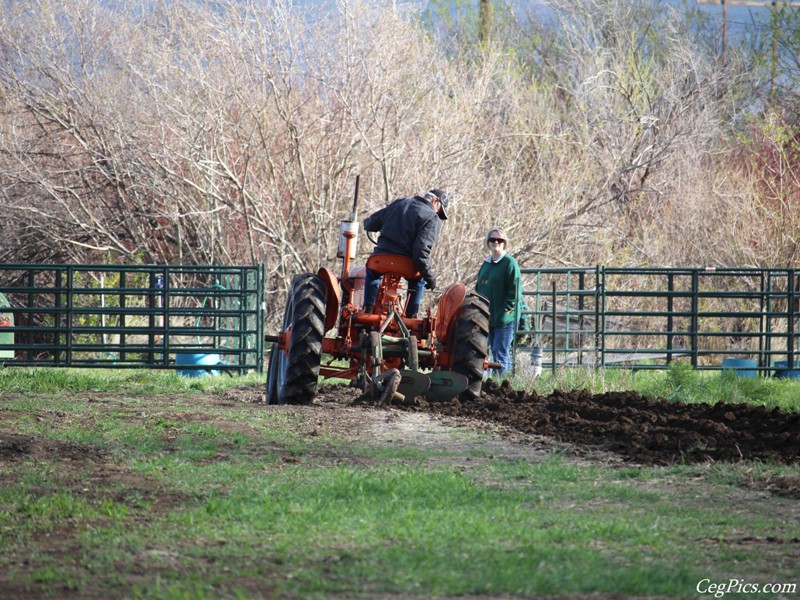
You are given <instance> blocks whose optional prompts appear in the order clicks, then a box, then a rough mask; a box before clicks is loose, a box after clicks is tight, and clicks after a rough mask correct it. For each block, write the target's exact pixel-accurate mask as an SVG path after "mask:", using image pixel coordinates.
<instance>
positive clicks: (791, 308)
mask: <svg viewBox="0 0 800 600" xmlns="http://www.w3.org/2000/svg"><path fill="white" fill-rule="evenodd" d="M787 279H788V280H787V282H786V287H787V288H789V297H788V301H789V303H788V304H787V305H786V313H787V314H786V316H787V317H788V323H787V324H786V354H787V356H786V359H787V361H788V362H787V363H786V366H787V367H789V369H794V335H795V333H794V320H795V316H794V315H795V313H796V312H797V309H796V307H795V302H796V300H795V293H794V292H795V290H794V286H795V272H794V269H789V272H788V278H787Z"/></svg>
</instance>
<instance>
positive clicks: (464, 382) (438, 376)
mask: <svg viewBox="0 0 800 600" xmlns="http://www.w3.org/2000/svg"><path fill="white" fill-rule="evenodd" d="M428 378H429V379H430V380H431V386H430V388H428V391H427V393H426V394H425V398H426V399H427V400H429V401H430V402H445V401H446V400H450V399H451V398H455V397H456V396H458V395H459V394H461V393H462V392H464V391H465V390H466V389H467V387H469V379H467V378H466V376H464V375H462V374H461V373H453V372H452V371H434V372H433V373H430V374H429V375H428Z"/></svg>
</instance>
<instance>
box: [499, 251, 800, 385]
mask: <svg viewBox="0 0 800 600" xmlns="http://www.w3.org/2000/svg"><path fill="white" fill-rule="evenodd" d="M799 290H800V270H795V269H734V268H695V269H690V268H687V269H667V268H664V269H615V268H609V267H602V266H597V267H583V268H564V269H522V290H521V291H522V295H523V298H524V300H525V302H526V304H527V308H526V309H525V310H523V312H522V317H523V319H522V322H521V323H522V324H521V325H520V327H519V330H518V332H517V344H516V351H515V353H514V356H515V369H516V368H517V367H518V366H519V365H520V363H521V362H522V361H523V356H524V355H525V353H527V352H529V351H530V350H531V349H532V348H534V347H537V348H539V349H540V350H541V354H542V359H543V367H544V368H546V369H547V368H549V369H552V370H555V369H558V368H560V367H564V366H581V365H583V366H606V367H614V366H626V367H634V368H637V369H663V368H667V367H668V366H669V365H670V364H671V363H672V362H674V361H676V360H677V361H682V362H686V363H688V364H691V365H692V366H693V367H695V368H697V369H701V370H702V369H722V368H734V369H737V370H738V369H744V370H745V371H746V372H747V373H751V374H755V373H759V372H760V373H769V374H771V373H772V372H775V373H776V374H778V375H781V374H785V373H791V372H793V369H797V367H798V365H797V359H798V357H797V353H798V349H800V347H799V345H798V344H799V342H800V339H798V335H799V332H798V317H800V311H799V310H798V304H799V303H800V291H799ZM794 373H797V371H794Z"/></svg>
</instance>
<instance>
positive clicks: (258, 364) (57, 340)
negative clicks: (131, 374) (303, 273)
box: [0, 265, 264, 375]
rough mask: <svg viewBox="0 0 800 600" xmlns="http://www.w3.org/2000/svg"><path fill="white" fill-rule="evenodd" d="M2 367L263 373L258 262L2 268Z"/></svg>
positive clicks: (261, 278) (261, 290)
mask: <svg viewBox="0 0 800 600" xmlns="http://www.w3.org/2000/svg"><path fill="white" fill-rule="evenodd" d="M3 298H4V299H5V300H6V301H5V302H3V304H5V305H6V306H5V307H3V306H2V305H0V315H2V316H1V317H0V364H2V365H4V366H54V367H109V368H136V367H146V368H157V369H158V368H161V369H164V368H169V369H175V368H177V369H178V370H179V371H181V372H182V373H185V374H189V375H191V374H198V373H200V372H202V371H205V370H210V369H211V368H212V367H213V370H215V371H223V372H229V373H233V372H237V373H244V372H247V371H250V370H256V371H258V372H262V371H263V367H264V359H263V354H264V352H263V350H264V347H263V346H264V331H263V330H264V325H263V313H264V267H263V266H249V267H230V266H213V267H193V266H163V265H124V266H123V265H0V300H2V299H3Z"/></svg>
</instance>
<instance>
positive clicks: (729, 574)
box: [0, 371, 800, 600]
mask: <svg viewBox="0 0 800 600" xmlns="http://www.w3.org/2000/svg"><path fill="white" fill-rule="evenodd" d="M73 374H74V375H76V377H75V378H74V379H71V378H70V377H69V375H70V373H68V372H64V374H59V375H57V376H52V377H51V374H50V373H47V374H46V375H45V376H44V377H45V379H46V380H47V381H45V382H43V383H42V382H40V383H38V384H34V385H32V386H31V387H32V388H34V389H35V391H34V390H28V391H26V390H24V389H23V388H21V387H19V386H20V379H19V378H18V377H19V376H10V375H9V374H8V373H7V372H6V371H0V390H2V391H3V399H2V400H0V440H3V439H10V438H9V436H10V435H16V436H27V439H29V440H30V443H31V444H32V445H35V446H36V448H35V451H33V450H32V451H31V453H30V454H28V455H24V454H17V455H14V454H13V453H12V452H11V451H10V450H9V448H8V446H7V445H6V446H4V445H3V443H2V442H0V481H2V485H0V589H5V590H11V591H12V592H13V593H15V594H17V595H18V596H22V595H23V594H28V595H29V597H42V598H46V597H48V596H50V597H60V596H62V595H64V594H65V593H66V592H68V593H69V594H70V595H71V597H76V598H81V597H90V596H92V597H119V598H136V599H148V600H149V599H153V600H155V599H158V600H161V599H164V598H172V599H198V598H199V599H204V598H208V599H211V598H214V599H220V598H234V599H238V598H273V597H282V598H327V597H331V596H337V595H338V596H339V597H343V598H354V597H355V598H357V597H365V598H371V597H382V596H387V595H390V596H394V597H403V598H405V597H416V598H430V597H436V596H447V597H453V596H460V595H476V596H485V597H493V596H497V597H507V596H513V595H518V596H543V595H544V596H548V595H551V596H555V595H560V596H567V595H583V594H594V595H597V596H600V597H602V596H612V595H629V596H637V597H646V596H666V597H696V596H697V595H698V594H697V593H696V591H695V588H696V585H697V583H698V582H699V581H700V580H701V579H703V578H711V579H712V581H727V580H728V579H731V578H740V579H741V578H746V579H747V580H748V581H751V582H761V583H767V582H776V581H780V582H792V581H796V562H795V561H796V558H794V557H796V547H795V546H796V541H794V542H793V540H796V539H797V538H798V537H800V526H798V524H797V521H796V508H795V504H796V500H795V499H791V498H782V497H779V496H770V495H769V494H768V493H766V492H765V491H763V490H762V489H751V488H750V487H748V484H752V483H753V482H757V481H764V480H767V479H769V478H771V477H772V478H774V477H788V478H798V479H800V468H798V467H797V466H796V465H795V466H777V465H769V464H739V465H724V464H715V465H676V466H674V467H669V468H645V467H638V466H634V465H626V466H620V465H618V464H616V463H606V462H602V461H593V462H590V461H586V460H581V461H578V460H575V459H574V458H571V457H570V456H569V455H567V454H565V453H562V452H557V451H553V452H542V451H537V450H534V449H530V451H528V450H526V449H525V447H517V448H516V451H515V452H513V453H510V454H509V456H507V457H505V456H501V455H500V454H498V451H497V448H496V446H492V445H490V444H488V443H487V442H488V441H489V439H488V438H487V437H486V436H483V435H479V434H477V433H470V432H468V431H458V433H457V434H454V435H453V436H444V437H448V438H452V439H450V441H452V442H454V443H453V445H452V446H449V445H447V444H443V446H441V447H434V448H431V447H430V446H429V445H428V444H422V443H420V444H414V443H413V442H411V441H406V442H404V443H395V444H392V445H387V444H385V443H381V442H380V441H379V440H375V439H368V438H367V439H364V440H356V441H353V440H352V439H347V440H345V439H343V438H342V437H341V434H338V433H335V432H334V433H333V434H330V435H329V434H327V433H325V428H323V433H322V434H321V435H314V436H310V435H308V433H307V432H308V427H309V418H310V417H309V412H308V411H307V410H293V409H291V408H282V407H266V406H264V405H258V404H251V403H230V402H228V403H220V402H218V401H216V399H217V398H218V397H219V396H218V394H220V393H222V392H224V389H225V386H228V387H229V386H231V385H233V386H236V385H238V386H240V387H241V386H254V387H255V386H260V385H261V382H259V381H258V380H256V379H253V380H250V379H239V380H237V379H231V378H228V377H221V378H214V379H218V380H219V381H218V382H212V381H207V382H206V381H203V382H202V385H204V386H208V387H207V388H206V389H205V390H204V391H203V390H199V389H197V388H196V387H193V386H192V385H187V383H186V382H185V381H183V380H181V379H179V378H177V379H173V378H169V377H167V378H163V374H158V373H152V374H150V373H142V374H139V375H138V376H137V377H134V378H133V379H131V378H130V376H126V375H124V374H123V375H120V374H117V375H113V376H110V375H106V374H105V372H103V373H96V374H92V373H84V372H74V373H73ZM683 376H684V374H680V373H679V374H677V375H674V374H669V375H667V376H666V378H665V379H666V381H665V382H664V384H663V385H665V386H667V387H668V386H670V385H671V386H673V387H675V382H674V381H673V382H671V380H670V377H672V378H674V377H683ZM62 377H63V378H64V379H61V382H62V383H63V384H64V387H63V388H61V389H59V388H58V386H54V384H53V381H54V380H55V379H57V378H62ZM636 377H638V374H637V376H636ZM150 378H152V379H150ZM690 378H691V377H690ZM35 379H36V377H35V376H31V379H29V381H33V380H35ZM208 379H211V378H208ZM198 381H199V380H198ZM8 382H10V388H11V389H10V388H9V387H5V384H6V383H8ZM191 383H195V382H194V381H193V382H191ZM717 383H718V384H719V382H717ZM537 385H540V383H537ZM692 385H694V383H692ZM131 386H135V390H132V389H131ZM98 387H102V388H103V389H102V391H101V393H100V394H99V395H98V394H97V393H95V392H96V391H97V389H98ZM678 387H679V386H678ZM147 389H152V390H155V391H154V392H151V393H150V394H148V393H147V392H145V391H144V390H147ZM82 391H83V392H93V393H91V394H82V393H81V392H82ZM324 410H330V409H324ZM314 418H316V417H314ZM793 578H795V579H793ZM12 597H14V596H12ZM752 597H759V596H758V595H753V596H752ZM773 597H774V596H773Z"/></svg>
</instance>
